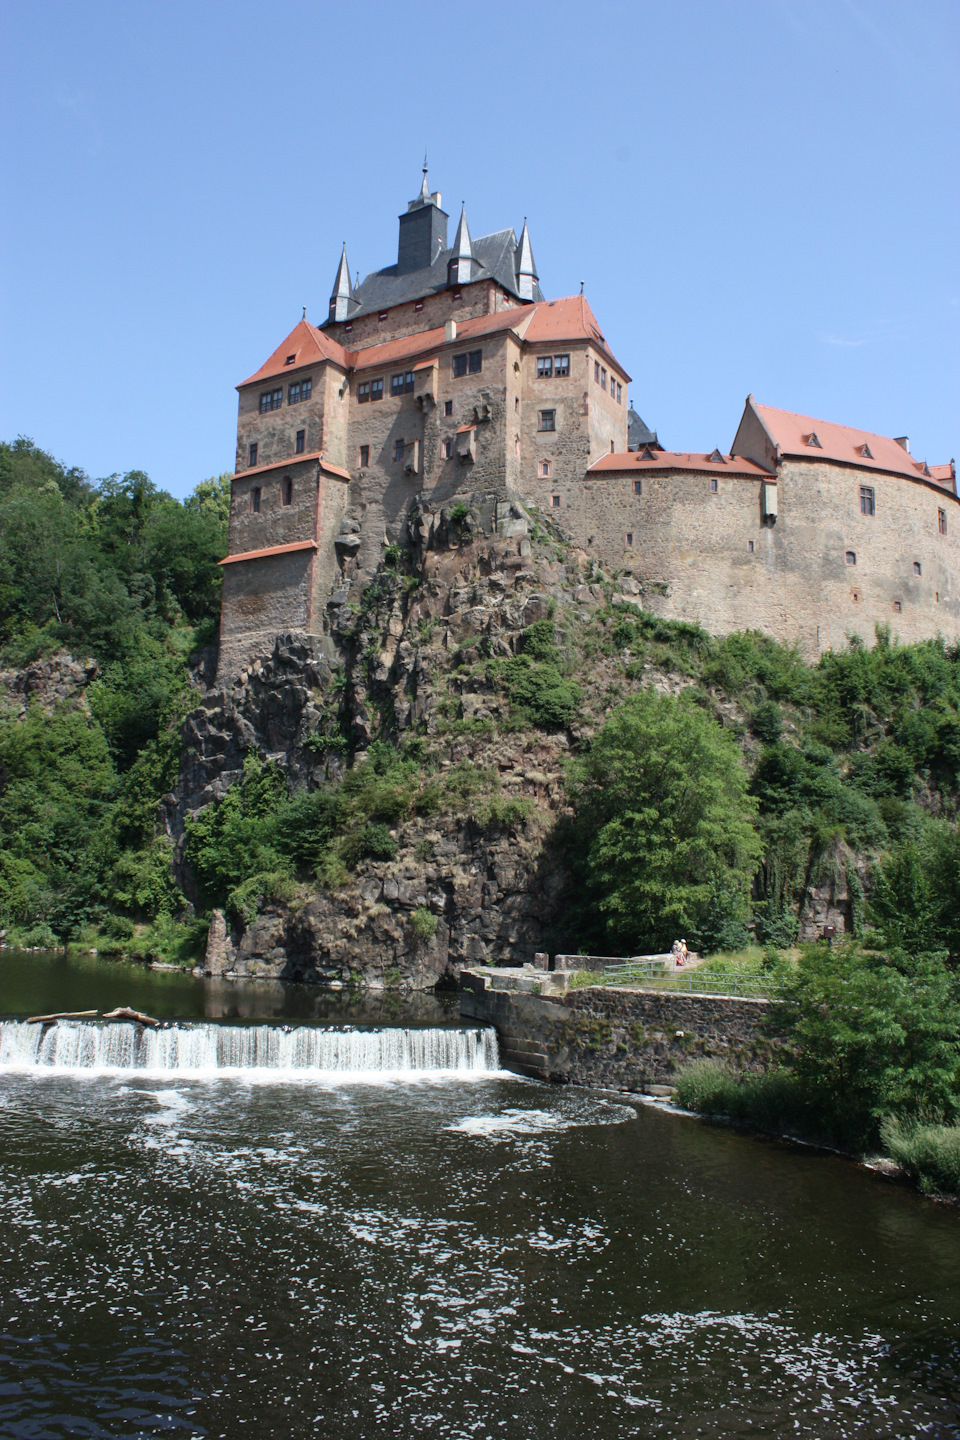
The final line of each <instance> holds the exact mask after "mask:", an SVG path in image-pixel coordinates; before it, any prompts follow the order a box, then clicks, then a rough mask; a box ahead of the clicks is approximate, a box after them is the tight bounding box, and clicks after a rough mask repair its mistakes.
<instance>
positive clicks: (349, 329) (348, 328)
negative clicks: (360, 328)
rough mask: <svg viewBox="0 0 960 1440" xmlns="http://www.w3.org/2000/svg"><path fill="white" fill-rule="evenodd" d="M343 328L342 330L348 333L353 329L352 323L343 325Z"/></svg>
mask: <svg viewBox="0 0 960 1440" xmlns="http://www.w3.org/2000/svg"><path fill="white" fill-rule="evenodd" d="M343 328H344V330H346V331H347V332H348V333H349V332H350V331H351V330H352V329H353V326H352V325H344V327H343Z"/></svg>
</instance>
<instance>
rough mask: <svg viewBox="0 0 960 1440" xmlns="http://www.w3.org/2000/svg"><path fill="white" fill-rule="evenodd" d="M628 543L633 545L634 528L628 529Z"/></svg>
mask: <svg viewBox="0 0 960 1440" xmlns="http://www.w3.org/2000/svg"><path fill="white" fill-rule="evenodd" d="M627 544H628V545H633V531H632V530H628V531H627Z"/></svg>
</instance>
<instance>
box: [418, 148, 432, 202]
mask: <svg viewBox="0 0 960 1440" xmlns="http://www.w3.org/2000/svg"><path fill="white" fill-rule="evenodd" d="M420 199H421V200H424V201H428V200H429V199H430V187H429V185H428V184H427V152H426V150H424V152H423V184H422V185H421V186H420Z"/></svg>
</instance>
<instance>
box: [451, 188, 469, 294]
mask: <svg viewBox="0 0 960 1440" xmlns="http://www.w3.org/2000/svg"><path fill="white" fill-rule="evenodd" d="M474 263H475V262H474V258H473V241H472V240H471V239H470V226H469V225H468V224H467V205H466V201H463V202H462V203H461V208H460V221H459V224H458V225H457V233H456V235H455V236H454V237H453V254H452V255H451V257H450V260H449V261H448V263H447V280H448V282H449V284H451V285H463V284H466V283H467V282H468V281H470V280H472V279H473V267H474Z"/></svg>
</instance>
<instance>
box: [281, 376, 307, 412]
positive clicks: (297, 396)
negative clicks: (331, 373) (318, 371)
mask: <svg viewBox="0 0 960 1440" xmlns="http://www.w3.org/2000/svg"><path fill="white" fill-rule="evenodd" d="M312 393H313V376H312V375H311V376H309V377H308V378H307V379H306V380H291V382H290V384H289V385H288V386H287V404H288V405H299V403H300V401H301V400H309V399H310V396H311V395H312Z"/></svg>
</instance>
